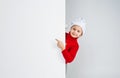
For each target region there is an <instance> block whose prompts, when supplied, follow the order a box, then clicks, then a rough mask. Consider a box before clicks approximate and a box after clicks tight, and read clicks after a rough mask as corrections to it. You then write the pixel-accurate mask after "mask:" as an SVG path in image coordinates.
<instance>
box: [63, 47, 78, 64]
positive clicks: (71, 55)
mask: <svg viewBox="0 0 120 78" xmlns="http://www.w3.org/2000/svg"><path fill="white" fill-rule="evenodd" d="M77 51H78V46H77V45H76V46H74V47H73V48H71V50H70V51H68V50H66V49H64V50H63V51H62V54H63V56H64V58H65V60H66V63H71V62H72V61H73V60H74V58H75V56H76V53H77Z"/></svg>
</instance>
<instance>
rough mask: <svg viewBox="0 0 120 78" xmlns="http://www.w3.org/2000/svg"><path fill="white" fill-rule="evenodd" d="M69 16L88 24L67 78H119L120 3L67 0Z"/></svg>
mask: <svg viewBox="0 0 120 78" xmlns="http://www.w3.org/2000/svg"><path fill="white" fill-rule="evenodd" d="M66 16H67V17H66V22H67V24H69V23H70V21H71V20H72V19H74V18H75V17H78V16H81V17H84V18H85V19H86V21H87V25H86V29H87V31H86V34H85V35H84V36H83V37H81V39H79V42H80V49H79V51H78V55H77V57H76V59H75V61H74V62H73V63H71V64H69V65H68V69H67V78H120V0H66Z"/></svg>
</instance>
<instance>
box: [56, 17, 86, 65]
mask: <svg viewBox="0 0 120 78" xmlns="http://www.w3.org/2000/svg"><path fill="white" fill-rule="evenodd" d="M85 24H86V23H85V20H84V19H83V18H80V17H79V18H76V19H75V20H73V21H72V22H71V25H70V30H69V32H68V33H65V42H66V45H65V46H64V44H63V42H62V41H60V40H58V39H56V41H57V46H58V47H59V48H60V49H61V51H62V55H63V57H64V59H65V62H66V64H67V63H71V62H72V61H73V60H74V58H75V56H76V54H77V51H78V49H79V44H78V42H77V40H78V38H80V37H81V36H83V35H84V33H85Z"/></svg>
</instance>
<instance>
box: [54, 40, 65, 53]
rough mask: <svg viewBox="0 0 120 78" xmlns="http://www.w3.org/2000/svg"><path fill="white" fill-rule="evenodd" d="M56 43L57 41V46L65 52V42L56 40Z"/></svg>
mask: <svg viewBox="0 0 120 78" xmlns="http://www.w3.org/2000/svg"><path fill="white" fill-rule="evenodd" d="M56 41H57V46H58V47H59V48H60V49H61V50H62V51H63V50H64V49H65V47H64V44H63V42H62V41H60V40H58V39H56Z"/></svg>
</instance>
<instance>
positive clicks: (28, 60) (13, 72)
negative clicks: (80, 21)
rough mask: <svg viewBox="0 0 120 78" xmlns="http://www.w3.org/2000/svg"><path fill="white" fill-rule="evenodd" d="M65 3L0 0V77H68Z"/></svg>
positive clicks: (37, 0)
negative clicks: (60, 45) (63, 48)
mask: <svg viewBox="0 0 120 78" xmlns="http://www.w3.org/2000/svg"><path fill="white" fill-rule="evenodd" d="M64 25H65V1H64V0H1V1H0V78H65V63H64V59H63V57H62V55H61V53H60V50H59V49H58V48H57V46H56V41H55V38H59V39H61V40H62V41H64V32H65V30H64V29H65V28H64V27H65V26H64Z"/></svg>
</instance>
